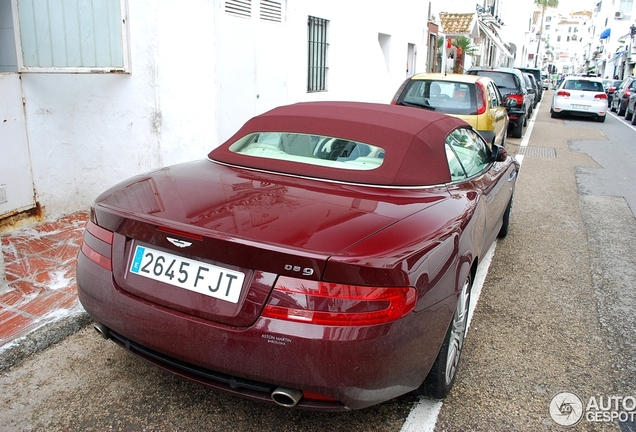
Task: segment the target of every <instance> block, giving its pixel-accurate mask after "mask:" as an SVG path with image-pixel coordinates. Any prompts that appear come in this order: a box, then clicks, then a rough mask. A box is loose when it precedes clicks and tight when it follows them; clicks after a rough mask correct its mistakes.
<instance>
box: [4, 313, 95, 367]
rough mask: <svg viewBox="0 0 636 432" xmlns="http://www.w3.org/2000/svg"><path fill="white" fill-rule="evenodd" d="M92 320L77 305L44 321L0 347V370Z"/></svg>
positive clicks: (63, 337) (64, 336)
mask: <svg viewBox="0 0 636 432" xmlns="http://www.w3.org/2000/svg"><path fill="white" fill-rule="evenodd" d="M92 321H93V320H92V318H91V317H90V315H89V314H88V313H87V312H86V311H85V310H84V309H82V308H81V307H78V308H77V309H75V310H72V311H70V312H69V313H68V314H67V315H65V316H63V317H61V318H56V319H53V320H50V321H46V322H44V323H43V324H42V325H41V326H40V327H38V328H37V329H35V330H33V331H31V332H29V333H27V334H26V335H24V336H22V337H19V338H17V339H15V340H13V341H11V342H8V343H7V344H6V345H4V346H2V347H0V371H3V370H5V369H9V368H10V367H12V366H14V365H15V364H17V363H19V362H20V361H22V360H23V359H25V358H27V357H29V356H31V355H33V354H35V353H37V352H40V351H43V350H45V349H46V348H48V347H50V346H51V345H54V344H56V343H58V342H60V341H61V340H63V339H65V338H67V337H68V336H70V335H72V334H74V333H77V332H78V331H80V330H81V329H83V328H84V327H86V326H87V325H89V324H90V323H91V322H92Z"/></svg>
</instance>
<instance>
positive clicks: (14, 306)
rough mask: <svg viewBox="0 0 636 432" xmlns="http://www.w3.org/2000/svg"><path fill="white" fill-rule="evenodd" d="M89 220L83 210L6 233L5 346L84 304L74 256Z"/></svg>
mask: <svg viewBox="0 0 636 432" xmlns="http://www.w3.org/2000/svg"><path fill="white" fill-rule="evenodd" d="M87 219H88V213H87V212H79V213H74V214H71V215H68V216H64V217H62V218H60V219H57V220H55V221H49V222H44V223H41V224H38V225H34V226H31V227H28V228H22V229H17V230H15V231H11V232H8V233H5V234H2V238H1V249H2V254H3V256H4V265H5V277H6V285H5V284H3V283H2V282H3V281H0V347H2V346H3V345H6V344H7V343H9V342H11V341H12V340H14V339H16V338H19V337H21V336H24V335H26V334H28V333H29V332H31V331H33V330H34V329H36V328H38V327H40V326H42V325H43V324H46V323H47V322H50V321H52V320H54V319H57V318H59V317H60V316H64V315H66V314H68V313H70V312H71V311H73V310H77V309H78V308H81V305H80V304H79V301H78V299H77V287H76V282H75V260H76V257H77V253H78V251H79V248H80V245H81V239H82V233H83V231H84V226H85V224H86V221H87ZM0 277H2V275H0Z"/></svg>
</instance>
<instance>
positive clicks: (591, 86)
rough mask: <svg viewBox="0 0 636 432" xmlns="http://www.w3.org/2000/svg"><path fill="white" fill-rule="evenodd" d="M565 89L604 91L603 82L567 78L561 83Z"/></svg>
mask: <svg viewBox="0 0 636 432" xmlns="http://www.w3.org/2000/svg"><path fill="white" fill-rule="evenodd" d="M563 88H564V89H565V90H583V91H593V92H604V91H605V89H604V88H603V83H601V82H600V81H599V82H596V81H587V80H567V81H566V82H565V84H564V85H563Z"/></svg>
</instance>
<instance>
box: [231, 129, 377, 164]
mask: <svg viewBox="0 0 636 432" xmlns="http://www.w3.org/2000/svg"><path fill="white" fill-rule="evenodd" d="M230 151H232V152H234V153H239V154H243V155H248V156H253V157H259V158H268V159H278V160H285V161H292V162H298V163H303V164H310V165H319V166H326V167H331V168H338V169H343V170H372V169H375V168H378V167H379V166H380V165H382V162H383V161H384V154H385V152H384V149H383V148H382V147H378V146H375V145H371V144H365V143H361V142H357V141H351V140H347V139H342V138H337V137H331V136H324V135H310V134H302V133H289V132H258V133H252V134H249V135H246V136H245V137H243V138H241V139H239V140H238V141H236V142H235V143H234V144H232V145H231V146H230Z"/></svg>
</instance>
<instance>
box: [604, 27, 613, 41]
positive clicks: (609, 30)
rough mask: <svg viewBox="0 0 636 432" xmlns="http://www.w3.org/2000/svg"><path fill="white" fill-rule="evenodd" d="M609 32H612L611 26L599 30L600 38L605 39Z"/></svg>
mask: <svg viewBox="0 0 636 432" xmlns="http://www.w3.org/2000/svg"><path fill="white" fill-rule="evenodd" d="M611 32H612V29H611V28H606V29H605V30H603V31H602V32H601V39H607V38H608V37H610V33H611Z"/></svg>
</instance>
